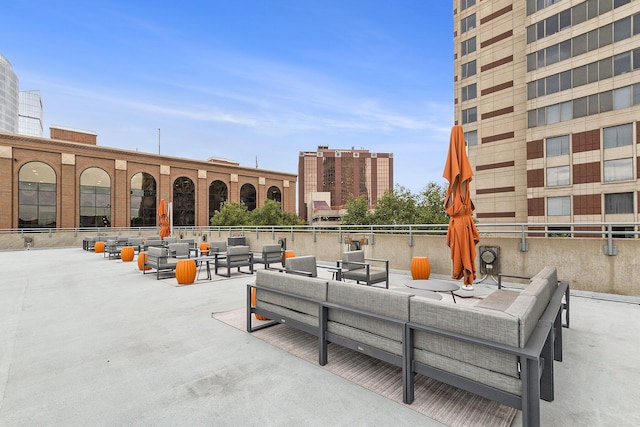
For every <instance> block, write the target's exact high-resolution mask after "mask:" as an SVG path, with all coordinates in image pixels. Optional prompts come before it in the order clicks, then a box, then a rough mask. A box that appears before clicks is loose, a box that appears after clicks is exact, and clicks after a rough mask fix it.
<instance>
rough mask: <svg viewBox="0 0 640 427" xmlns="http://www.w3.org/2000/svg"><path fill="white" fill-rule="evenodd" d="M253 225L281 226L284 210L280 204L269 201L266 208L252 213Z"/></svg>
mask: <svg viewBox="0 0 640 427" xmlns="http://www.w3.org/2000/svg"><path fill="white" fill-rule="evenodd" d="M251 223H252V224H253V225H281V224H282V208H281V207H280V202H277V201H275V200H271V199H267V200H266V201H265V202H264V206H262V207H260V208H256V209H254V210H253V211H252V212H251Z"/></svg>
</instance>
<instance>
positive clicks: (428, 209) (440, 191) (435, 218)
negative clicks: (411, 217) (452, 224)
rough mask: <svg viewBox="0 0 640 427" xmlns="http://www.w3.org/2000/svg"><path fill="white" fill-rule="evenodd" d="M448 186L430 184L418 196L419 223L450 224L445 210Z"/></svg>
mask: <svg viewBox="0 0 640 427" xmlns="http://www.w3.org/2000/svg"><path fill="white" fill-rule="evenodd" d="M446 194H447V185H446V184H438V183H436V182H430V183H428V184H427V186H426V187H425V188H424V190H422V192H421V193H420V194H419V196H418V200H419V201H418V208H419V212H420V213H419V217H418V218H419V222H420V223H421V224H448V223H449V216H448V215H447V212H446V211H445V210H444V198H445V196H446Z"/></svg>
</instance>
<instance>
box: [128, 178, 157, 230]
mask: <svg viewBox="0 0 640 427" xmlns="http://www.w3.org/2000/svg"><path fill="white" fill-rule="evenodd" d="M130 216H131V227H150V226H151V227H153V226H155V225H156V218H157V217H158V214H157V212H156V180H155V178H154V177H153V175H151V174H148V173H146V172H139V173H137V174H135V175H133V176H132V177H131V214H130Z"/></svg>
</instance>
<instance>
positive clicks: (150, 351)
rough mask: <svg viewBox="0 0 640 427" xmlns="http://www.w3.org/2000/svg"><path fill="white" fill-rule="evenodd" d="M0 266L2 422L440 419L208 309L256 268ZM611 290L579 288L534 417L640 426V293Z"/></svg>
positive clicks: (224, 306)
mask: <svg viewBox="0 0 640 427" xmlns="http://www.w3.org/2000/svg"><path fill="white" fill-rule="evenodd" d="M0 266H1V270H0V271H1V272H2V278H1V279H0V426H30V425H47V426H48V425H53V426H62V425H64V426H80V425H82V426H86V425H91V426H96V425H98V426H99V425H105V426H112V425H185V426H186V425H188V426H193V425H216V426H239V425H263V426H264V425H267V426H271V425H278V426H280V425H285V426H299V425H312V426H314V425H322V426H327V425H330V426H347V425H349V426H353V425H358V426H359V425H377V426H387V425H395V426H404V425H427V426H436V425H441V424H439V423H437V422H436V421H433V420H431V419H429V418H427V417H425V416H423V415H421V414H419V413H417V412H415V411H414V410H412V409H411V408H410V406H407V405H402V404H398V403H395V402H393V401H390V400H388V399H386V398H384V397H381V396H379V395H377V394H375V393H373V392H370V391H368V390H366V389H363V388H361V387H360V386H357V385H355V384H353V383H351V382H349V381H347V380H345V379H343V378H340V377H338V376H335V375H333V374H331V373H329V372H327V371H325V370H323V369H322V368H320V367H319V366H317V365H313V364H310V363H308V362H305V361H304V360H301V359H299V358H297V357H295V356H292V355H290V354H289V353H286V352H284V351H282V350H279V349H277V348H275V347H273V346H271V345H269V344H267V343H265V342H264V341H262V340H260V339H257V338H255V337H252V336H251V335H249V334H247V333H245V332H243V331H240V330H238V329H236V328H233V327H231V326H228V325H226V324H224V323H222V322H219V321H218V320H216V319H213V318H212V315H211V314H212V313H213V312H221V311H228V310H234V309H238V308H242V307H244V305H245V295H246V287H245V285H246V283H249V282H250V281H253V278H252V277H251V276H247V275H244V274H234V275H233V276H232V278H231V279H224V280H214V281H207V280H201V281H199V282H197V283H196V284H194V285H190V286H183V287H179V286H175V283H176V282H175V279H166V280H155V274H153V275H143V274H142V273H141V272H140V271H138V268H137V264H136V263H135V262H130V263H123V262H121V261H119V260H117V261H116V260H108V259H106V258H103V257H102V255H100V254H95V253H92V252H85V251H83V250H82V249H80V248H62V249H46V250H29V251H26V250H25V251H5V252H0ZM201 277H202V276H201ZM408 277H409V276H408V273H407V272H394V274H392V278H391V283H392V287H394V286H402V283H403V282H404V281H405V280H406V279H407V278H408ZM479 286H485V285H479ZM486 286H493V285H486ZM494 287H495V286H494ZM608 298H609V296H607V295H598V294H581V293H574V295H573V298H572V300H571V303H572V307H571V328H570V329H568V330H567V329H565V334H564V362H562V363H556V364H555V384H556V399H555V401H554V402H552V403H548V402H544V401H542V402H541V418H542V425H543V426H569V425H580V426H626V425H628V426H637V425H640V405H639V404H638V402H640V387H638V384H640V364H639V363H638V360H640V356H638V353H639V350H640V332H639V327H640V305H639V304H640V300H639V299H637V298H624V300H625V301H624V302H617V301H610V300H607V299H608ZM513 425H514V426H519V425H521V418H520V414H518V416H517V417H516V419H515V420H514V423H513Z"/></svg>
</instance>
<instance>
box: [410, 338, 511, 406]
mask: <svg viewBox="0 0 640 427" xmlns="http://www.w3.org/2000/svg"><path fill="white" fill-rule="evenodd" d="M479 357H480V356H479ZM414 359H415V360H416V362H420V363H424V364H425V365H429V366H433V367H434V368H438V369H442V370H443V371H446V372H451V373H454V374H457V375H460V376H462V377H465V378H469V379H471V380H474V381H478V382H481V383H482V384H487V385H490V386H492V387H495V388H497V389H500V390H504V391H507V392H509V393H513V394H515V395H518V396H519V395H520V394H521V392H520V390H521V381H520V378H519V377H518V376H517V375H505V374H504V373H502V372H499V371H495V370H490V369H485V368H481V367H479V366H476V365H473V364H470V363H466V362H462V361H460V360H456V359H452V358H450V357H448V356H443V355H440V354H436V353H432V352H429V351H425V350H421V349H418V348H416V349H415V350H414ZM511 364H513V362H512V361H511Z"/></svg>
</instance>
